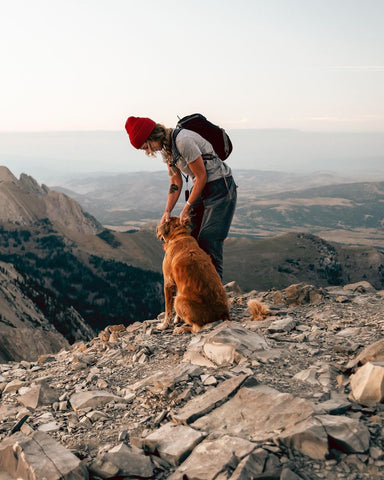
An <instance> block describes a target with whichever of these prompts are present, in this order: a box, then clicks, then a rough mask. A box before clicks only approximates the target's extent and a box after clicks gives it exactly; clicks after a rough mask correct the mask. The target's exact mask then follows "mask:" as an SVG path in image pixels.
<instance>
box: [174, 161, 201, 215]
mask: <svg viewBox="0 0 384 480" xmlns="http://www.w3.org/2000/svg"><path fill="white" fill-rule="evenodd" d="M188 166H189V168H190V169H191V170H192V173H193V174H194V176H195V182H194V184H193V189H192V191H191V195H190V197H189V199H188V203H186V204H185V206H184V208H183V210H182V211H181V213H180V222H181V223H183V221H184V220H185V219H186V218H188V217H189V210H190V208H191V205H193V203H194V202H195V201H196V200H197V199H198V198H199V197H200V195H201V193H202V191H203V188H204V187H205V185H206V183H207V171H206V169H205V165H204V161H203V157H202V156H199V157H197V158H196V160H194V161H193V162H191V163H189V164H188Z"/></svg>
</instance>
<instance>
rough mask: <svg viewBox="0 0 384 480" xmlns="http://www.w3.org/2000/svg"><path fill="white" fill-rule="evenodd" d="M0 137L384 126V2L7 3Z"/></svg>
mask: <svg viewBox="0 0 384 480" xmlns="http://www.w3.org/2000/svg"><path fill="white" fill-rule="evenodd" d="M0 6H1V9H0V12H1V15H0V60H1V67H0V68H1V74H0V86H1V88H0V132H7V131H8V132H10V131H26V132H29V131H31V132H33V131H57V130H59V131H63V130H64V131H67V130H69V131H73V130H121V129H124V123H125V120H126V118H127V116H129V115H135V116H149V117H151V118H153V119H154V120H155V121H156V122H160V123H164V124H165V125H166V126H174V124H175V122H176V120H177V116H178V115H179V116H183V115H186V114H189V113H194V112H201V113H204V114H205V115H206V116H207V117H208V118H209V119H211V120H212V121H214V122H215V123H219V124H221V125H222V126H224V127H226V128H228V129H235V128H298V129H301V130H306V131H376V132H377V131H384V27H383V22H384V0H60V1H57V0H0Z"/></svg>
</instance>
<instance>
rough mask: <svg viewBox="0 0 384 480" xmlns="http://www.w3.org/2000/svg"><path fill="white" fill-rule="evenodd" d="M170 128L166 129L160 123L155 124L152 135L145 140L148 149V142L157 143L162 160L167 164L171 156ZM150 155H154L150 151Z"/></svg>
mask: <svg viewBox="0 0 384 480" xmlns="http://www.w3.org/2000/svg"><path fill="white" fill-rule="evenodd" d="M171 131H172V129H171V128H166V127H165V126H164V125H162V124H161V123H156V125H155V128H154V129H153V130H152V133H151V134H150V135H149V137H148V138H147V142H149V143H148V145H149V147H150V142H158V143H159V145H160V147H161V154H162V156H163V159H164V160H165V161H166V162H168V160H169V159H170V157H171V155H172V139H171ZM149 154H150V155H151V154H152V155H154V153H153V152H151V151H150V153H149Z"/></svg>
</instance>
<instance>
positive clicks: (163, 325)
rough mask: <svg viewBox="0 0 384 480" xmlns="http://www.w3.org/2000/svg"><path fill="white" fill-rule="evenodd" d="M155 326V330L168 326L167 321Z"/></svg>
mask: <svg viewBox="0 0 384 480" xmlns="http://www.w3.org/2000/svg"><path fill="white" fill-rule="evenodd" d="M156 328H157V330H166V329H167V328H169V321H167V322H163V323H160V324H159V325H157V327H156Z"/></svg>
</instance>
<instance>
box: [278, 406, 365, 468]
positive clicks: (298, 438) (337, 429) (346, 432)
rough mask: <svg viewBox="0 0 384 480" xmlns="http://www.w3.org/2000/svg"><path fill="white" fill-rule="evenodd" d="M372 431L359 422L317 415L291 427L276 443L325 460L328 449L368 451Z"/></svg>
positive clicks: (346, 418)
mask: <svg viewBox="0 0 384 480" xmlns="http://www.w3.org/2000/svg"><path fill="white" fill-rule="evenodd" d="M369 439H370V436H369V431H368V429H367V427H365V425H363V424H362V423H360V422H359V421H358V420H355V419H352V418H349V417H345V416H342V415H340V416H336V415H317V416H315V417H312V418H308V419H307V420H305V421H303V422H301V423H299V424H296V425H294V426H292V427H288V428H287V429H286V430H285V431H284V432H283V433H282V434H281V435H279V436H278V437H277V438H276V439H275V440H276V441H277V442H278V443H281V444H283V445H285V446H286V447H289V448H292V449H295V450H297V451H299V452H301V453H303V454H304V455H308V456H309V457H311V458H313V459H315V460H325V459H326V458H327V456H328V455H329V453H330V452H329V449H330V448H333V449H336V450H340V451H342V452H344V453H364V452H366V451H367V450H368V448H369Z"/></svg>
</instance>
